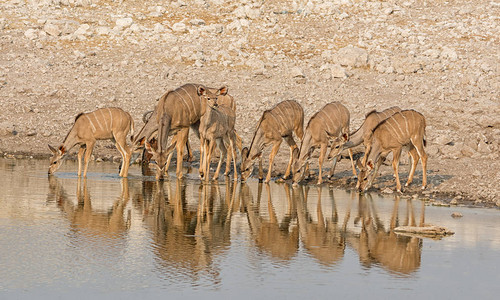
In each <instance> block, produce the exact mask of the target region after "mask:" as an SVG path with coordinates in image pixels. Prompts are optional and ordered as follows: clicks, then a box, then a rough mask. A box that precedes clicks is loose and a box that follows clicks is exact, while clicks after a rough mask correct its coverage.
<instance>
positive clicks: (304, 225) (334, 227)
mask: <svg viewBox="0 0 500 300" xmlns="http://www.w3.org/2000/svg"><path fill="white" fill-rule="evenodd" d="M304 189H305V192H304V191H303V188H302V187H300V188H299V189H294V200H295V201H296V203H297V204H296V205H297V215H298V219H299V227H300V236H301V239H302V242H303V243H304V247H305V248H306V249H307V250H308V251H309V252H310V253H311V254H312V255H313V256H314V257H315V258H316V259H318V260H319V261H320V262H321V263H323V264H326V265H332V264H335V263H337V262H338V261H340V260H342V258H343V256H344V249H345V245H344V235H345V228H344V230H343V231H342V230H341V229H340V228H339V226H338V213H337V208H336V205H335V199H334V197H333V190H329V191H330V199H329V200H330V203H331V208H330V209H331V215H329V216H328V215H324V214H323V205H322V204H323V203H322V201H321V195H322V187H317V189H318V200H317V204H316V211H309V210H308V206H307V201H308V196H307V195H308V192H309V188H308V187H305V188H304ZM313 214H316V220H317V221H316V222H314V221H313V218H312V216H311V215H313Z"/></svg>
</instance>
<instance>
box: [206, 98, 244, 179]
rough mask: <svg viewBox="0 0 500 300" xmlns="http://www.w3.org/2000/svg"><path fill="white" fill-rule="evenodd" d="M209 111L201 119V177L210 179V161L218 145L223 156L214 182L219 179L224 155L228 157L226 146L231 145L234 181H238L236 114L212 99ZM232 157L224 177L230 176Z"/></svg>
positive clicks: (209, 103)
mask: <svg viewBox="0 0 500 300" xmlns="http://www.w3.org/2000/svg"><path fill="white" fill-rule="evenodd" d="M207 104H208V108H207V111H206V112H205V114H204V115H203V116H201V119H200V127H199V130H200V177H202V178H203V177H205V179H208V178H209V177H210V160H211V158H212V153H213V150H214V148H215V144H217V146H218V148H219V150H220V152H221V155H220V157H219V163H218V165H217V170H216V171H215V174H214V177H213V180H217V178H218V177H219V171H220V167H221V164H222V160H223V158H224V155H226V152H227V151H226V147H225V145H224V144H229V150H230V153H231V157H232V161H233V166H234V180H238V171H237V170H236V152H235V149H234V147H235V144H236V132H235V130H234V125H235V123H236V114H235V112H234V110H233V109H232V107H231V106H225V105H218V103H217V99H210V100H208V102H207ZM229 159H230V156H229V154H228V157H227V162H226V172H225V173H224V175H226V176H227V175H228V174H229V169H230V164H231V162H230V161H229Z"/></svg>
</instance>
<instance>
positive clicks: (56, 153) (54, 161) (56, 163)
mask: <svg viewBox="0 0 500 300" xmlns="http://www.w3.org/2000/svg"><path fill="white" fill-rule="evenodd" d="M49 149H50V151H51V152H52V157H51V158H50V165H49V174H54V172H55V171H57V170H58V169H59V167H60V166H61V164H62V162H63V158H64V156H66V153H67V150H66V148H64V146H63V145H61V146H59V148H57V149H56V148H54V147H52V146H51V145H49Z"/></svg>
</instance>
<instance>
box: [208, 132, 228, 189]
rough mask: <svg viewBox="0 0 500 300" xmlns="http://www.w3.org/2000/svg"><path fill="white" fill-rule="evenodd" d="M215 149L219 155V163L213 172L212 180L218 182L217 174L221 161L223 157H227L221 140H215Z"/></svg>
mask: <svg viewBox="0 0 500 300" xmlns="http://www.w3.org/2000/svg"><path fill="white" fill-rule="evenodd" d="M216 143H217V147H218V148H219V151H220V154H219V163H218V164H217V169H216V170H215V174H214V177H213V178H212V180H214V181H215V180H218V179H219V173H220V168H221V166H222V161H223V160H224V157H225V156H226V155H227V149H226V146H224V141H223V140H222V139H217V140H216Z"/></svg>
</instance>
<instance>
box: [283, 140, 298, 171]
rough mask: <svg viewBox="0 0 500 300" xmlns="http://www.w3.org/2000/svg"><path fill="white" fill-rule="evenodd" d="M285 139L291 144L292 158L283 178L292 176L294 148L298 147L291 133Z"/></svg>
mask: <svg viewBox="0 0 500 300" xmlns="http://www.w3.org/2000/svg"><path fill="white" fill-rule="evenodd" d="M285 141H286V142H287V144H288V146H290V159H289V160H288V166H287V167H286V171H285V175H283V179H287V178H288V176H290V172H291V170H292V163H293V150H294V149H295V148H297V144H296V143H295V141H294V140H293V137H292V136H291V135H289V136H286V137H285Z"/></svg>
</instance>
